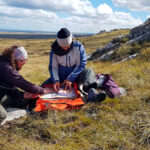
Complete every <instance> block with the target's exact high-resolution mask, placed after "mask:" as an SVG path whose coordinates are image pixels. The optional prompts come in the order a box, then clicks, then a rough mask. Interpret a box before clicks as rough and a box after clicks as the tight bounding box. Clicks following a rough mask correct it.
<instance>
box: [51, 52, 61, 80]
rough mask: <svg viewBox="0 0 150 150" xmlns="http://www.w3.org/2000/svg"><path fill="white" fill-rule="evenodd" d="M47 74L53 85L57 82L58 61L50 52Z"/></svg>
mask: <svg viewBox="0 0 150 150" xmlns="http://www.w3.org/2000/svg"><path fill="white" fill-rule="evenodd" d="M49 72H50V75H51V78H52V82H53V83H55V82H56V81H59V75H58V60H57V56H56V54H54V53H53V51H51V52H50V60H49Z"/></svg>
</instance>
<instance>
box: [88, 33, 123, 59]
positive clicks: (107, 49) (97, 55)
mask: <svg viewBox="0 0 150 150" xmlns="http://www.w3.org/2000/svg"><path fill="white" fill-rule="evenodd" d="M123 38H124V36H123V35H121V36H118V37H116V38H114V39H113V40H112V41H110V42H109V43H107V44H106V46H104V47H102V48H98V49H97V50H96V51H95V52H93V53H92V54H91V55H90V56H89V57H88V60H93V59H94V60H95V59H98V60H101V61H106V60H108V59H109V57H110V56H111V55H112V53H113V51H114V50H116V49H117V48H119V47H120V43H121V40H122V39H123Z"/></svg>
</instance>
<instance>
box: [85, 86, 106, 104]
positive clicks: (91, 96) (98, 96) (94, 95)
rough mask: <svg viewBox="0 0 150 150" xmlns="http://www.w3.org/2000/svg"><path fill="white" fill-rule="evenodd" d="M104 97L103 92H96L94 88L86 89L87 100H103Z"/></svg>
mask: <svg viewBox="0 0 150 150" xmlns="http://www.w3.org/2000/svg"><path fill="white" fill-rule="evenodd" d="M105 98H106V94H105V92H100V93H98V91H97V90H96V89H94V88H91V89H90V90H89V91H88V98H87V102H102V101H104V100H105Z"/></svg>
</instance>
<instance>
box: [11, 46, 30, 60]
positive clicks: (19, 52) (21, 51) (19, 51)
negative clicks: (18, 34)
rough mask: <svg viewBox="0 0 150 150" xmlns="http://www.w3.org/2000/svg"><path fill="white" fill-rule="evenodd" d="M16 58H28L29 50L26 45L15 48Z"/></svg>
mask: <svg viewBox="0 0 150 150" xmlns="http://www.w3.org/2000/svg"><path fill="white" fill-rule="evenodd" d="M14 58H15V60H24V59H27V58H28V55H27V51H26V50H25V48H24V47H17V48H16V49H15V50H14Z"/></svg>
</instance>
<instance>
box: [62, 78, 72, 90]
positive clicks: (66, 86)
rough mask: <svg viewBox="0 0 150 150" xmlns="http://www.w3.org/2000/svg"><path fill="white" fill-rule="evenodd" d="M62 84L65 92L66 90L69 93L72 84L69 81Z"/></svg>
mask: <svg viewBox="0 0 150 150" xmlns="http://www.w3.org/2000/svg"><path fill="white" fill-rule="evenodd" d="M63 84H64V85H65V90H66V91H67V90H69V91H71V90H72V82H71V81H69V80H65V81H64V82H63Z"/></svg>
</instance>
